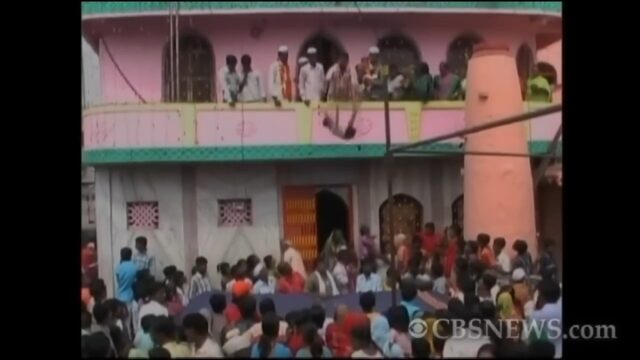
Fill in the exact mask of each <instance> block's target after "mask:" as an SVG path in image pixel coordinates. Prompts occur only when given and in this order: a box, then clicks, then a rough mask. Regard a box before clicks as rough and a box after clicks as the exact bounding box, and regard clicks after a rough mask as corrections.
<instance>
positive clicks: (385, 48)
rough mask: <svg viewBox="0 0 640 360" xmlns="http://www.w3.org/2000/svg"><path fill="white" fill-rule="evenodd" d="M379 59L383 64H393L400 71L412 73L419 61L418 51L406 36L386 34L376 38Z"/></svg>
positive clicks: (413, 42)
mask: <svg viewBox="0 0 640 360" xmlns="http://www.w3.org/2000/svg"><path fill="white" fill-rule="evenodd" d="M377 45H378V48H379V49H380V61H381V62H382V63H383V64H385V65H391V64H395V65H396V66H397V67H398V70H400V71H401V72H408V73H410V74H413V72H414V69H415V67H416V65H417V64H418V63H419V62H420V51H419V50H418V47H417V46H416V44H415V41H413V40H412V39H411V38H409V37H408V36H405V35H402V34H395V35H388V36H384V37H382V38H380V39H378V44H377Z"/></svg>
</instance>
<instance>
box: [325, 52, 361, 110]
mask: <svg viewBox="0 0 640 360" xmlns="http://www.w3.org/2000/svg"><path fill="white" fill-rule="evenodd" d="M357 80H358V75H357V74H356V72H355V70H353V69H349V54H347V53H346V52H343V53H341V54H340V55H339V56H338V62H337V63H336V64H334V65H333V66H332V67H331V68H330V69H329V71H328V72H327V83H328V87H329V89H328V90H329V92H328V94H327V99H328V100H331V101H351V100H352V99H353V98H354V97H355V95H356V89H357V86H358V83H357Z"/></svg>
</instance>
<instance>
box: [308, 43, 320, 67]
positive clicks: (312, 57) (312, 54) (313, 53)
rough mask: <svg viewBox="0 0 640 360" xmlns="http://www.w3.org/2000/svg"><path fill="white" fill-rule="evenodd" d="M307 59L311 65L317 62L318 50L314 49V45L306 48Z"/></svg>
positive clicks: (313, 65)
mask: <svg viewBox="0 0 640 360" xmlns="http://www.w3.org/2000/svg"><path fill="white" fill-rule="evenodd" d="M307 59H309V64H311V66H312V67H315V66H316V63H317V62H318V50H316V48H314V47H310V48H308V49H307Z"/></svg>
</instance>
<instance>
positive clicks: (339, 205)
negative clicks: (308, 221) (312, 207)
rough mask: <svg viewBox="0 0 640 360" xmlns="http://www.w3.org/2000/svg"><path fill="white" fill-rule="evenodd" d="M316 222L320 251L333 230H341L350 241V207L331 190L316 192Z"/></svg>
mask: <svg viewBox="0 0 640 360" xmlns="http://www.w3.org/2000/svg"><path fill="white" fill-rule="evenodd" d="M316 224H317V227H318V230H317V231H316V234H317V236H318V239H317V244H318V253H320V252H322V249H323V248H324V246H325V244H326V243H327V239H328V238H329V236H330V235H331V232H332V231H333V230H340V231H342V233H343V234H344V238H345V240H346V241H347V244H349V243H350V241H349V235H350V233H349V209H348V206H347V204H346V203H345V201H344V200H343V199H342V198H341V197H340V196H339V195H337V194H335V193H334V192H332V191H329V190H321V191H318V192H317V193H316Z"/></svg>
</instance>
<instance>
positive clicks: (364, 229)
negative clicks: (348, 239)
mask: <svg viewBox="0 0 640 360" xmlns="http://www.w3.org/2000/svg"><path fill="white" fill-rule="evenodd" d="M370 234H371V230H370V229H369V227H368V226H367V225H362V226H360V235H361V236H369V235H370Z"/></svg>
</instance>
